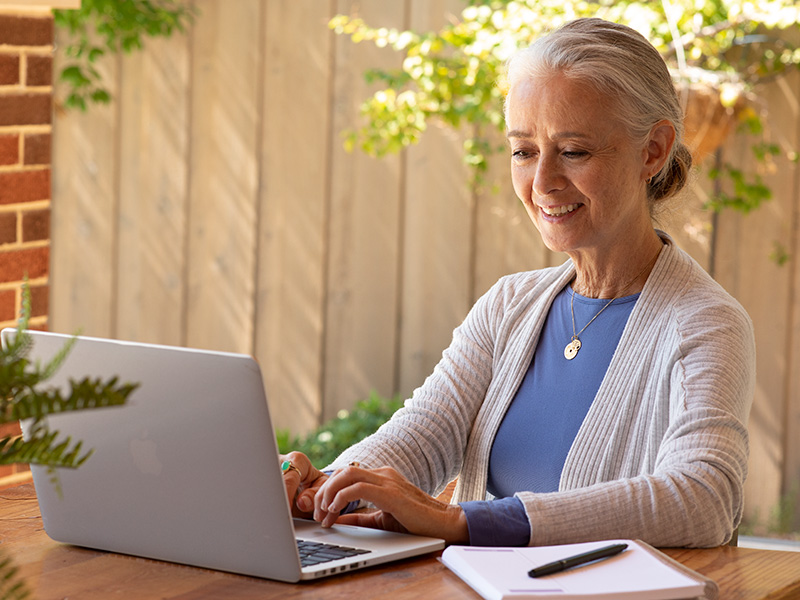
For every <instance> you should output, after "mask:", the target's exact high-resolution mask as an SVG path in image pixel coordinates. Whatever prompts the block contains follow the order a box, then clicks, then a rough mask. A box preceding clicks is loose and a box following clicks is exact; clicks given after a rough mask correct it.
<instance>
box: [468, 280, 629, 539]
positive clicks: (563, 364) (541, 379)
mask: <svg viewBox="0 0 800 600" xmlns="http://www.w3.org/2000/svg"><path fill="white" fill-rule="evenodd" d="M638 298H639V294H634V295H632V296H626V297H624V298H618V299H616V300H614V302H612V303H611V304H610V305H608V307H607V308H605V310H603V312H602V313H600V314H599V315H598V312H599V311H600V310H601V309H603V307H604V306H606V305H607V304H608V303H609V300H608V299H607V298H605V299H596V298H587V297H585V296H581V295H580V294H575V298H574V309H575V331H576V332H579V331H580V330H581V329H582V328H583V327H584V326H585V325H586V324H587V323H589V321H590V320H591V319H592V318H593V317H594V316H595V315H598V316H597V318H595V320H594V322H592V324H591V325H589V326H588V327H587V328H586V330H585V331H583V332H582V333H580V335H579V336H578V337H579V338H580V341H581V349H580V350H579V351H578V354H577V355H576V356H575V358H573V359H572V360H567V359H566V358H565V357H564V348H565V346H566V345H567V344H568V343H569V342H570V340H571V339H572V333H573V330H572V311H571V308H570V304H571V302H572V289H571V287H569V286H567V287H566V288H564V290H562V291H561V292H559V294H558V295H557V296H556V298H555V300H554V301H553V306H552V307H551V308H550V312H549V313H548V315H547V318H546V319H545V323H544V326H543V329H542V333H541V336H540V339H539V344H538V346H537V347H536V350H535V352H534V356H533V360H531V364H530V367H529V368H528V372H527V373H526V375H525V377H524V379H523V381H522V383H521V384H520V387H519V389H518V390H517V393H516V395H515V396H514V399H513V400H512V402H511V405H510V406H509V409H508V412H507V413H506V416H505V417H504V419H503V422H502V423H501V424H500V428H499V429H498V431H497V435H496V436H495V440H494V444H493V446H492V452H491V455H490V457H489V478H488V481H487V489H488V491H489V493H490V494H492V495H493V496H495V497H497V498H499V500H494V501H476V502H462V503H461V507H462V508H463V509H464V513H465V515H466V517H467V524H468V526H469V532H470V543H471V544H473V545H479V546H525V545H527V544H528V540H529V539H530V525H529V523H528V519H527V516H526V514H525V510H524V508H523V506H522V502H521V501H520V500H519V499H517V498H515V497H514V494H515V493H516V492H521V491H531V492H554V491H557V490H558V484H559V480H560V478H561V470H562V469H563V467H564V462H565V460H566V458H567V453H568V452H569V449H570V447H571V446H572V442H573V441H574V440H575V436H576V435H577V433H578V430H579V429H580V426H581V424H582V423H583V420H584V418H585V417H586V413H587V412H588V411H589V407H590V406H591V404H592V402H593V401H594V397H595V396H596V395H597V390H598V389H599V388H600V384H601V383H602V381H603V377H604V376H605V374H606V371H607V370H608V365H609V364H610V363H611V358H612V356H613V355H614V351H615V350H616V347H617V344H618V343H619V340H620V338H621V337H622V331H623V329H624V328H625V324H626V323H627V322H628V317H629V316H630V314H631V311H632V310H633V307H634V305H635V304H636V300H637V299H638ZM521 457H524V459H523V460H521ZM529 457H536V460H530V458H529Z"/></svg>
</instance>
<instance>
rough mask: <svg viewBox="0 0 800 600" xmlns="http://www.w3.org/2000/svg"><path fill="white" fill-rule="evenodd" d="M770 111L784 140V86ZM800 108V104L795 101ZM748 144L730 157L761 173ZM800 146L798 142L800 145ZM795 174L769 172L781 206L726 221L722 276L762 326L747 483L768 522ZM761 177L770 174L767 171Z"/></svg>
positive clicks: (779, 449) (727, 216)
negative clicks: (781, 252)
mask: <svg viewBox="0 0 800 600" xmlns="http://www.w3.org/2000/svg"><path fill="white" fill-rule="evenodd" d="M764 93H765V97H766V98H767V104H768V105H769V109H770V116H769V120H768V127H770V128H772V129H773V130H774V131H775V132H777V133H778V136H781V135H782V134H781V133H780V132H781V131H782V129H783V127H784V126H783V125H781V123H782V122H783V119H784V115H785V114H786V113H787V110H789V107H788V106H787V99H788V98H787V97H786V96H785V95H782V94H780V93H779V90H778V88H777V87H774V86H773V87H769V88H766V89H765V90H764ZM795 101H796V99H795ZM750 143H751V141H750V140H748V139H742V138H737V139H735V140H734V141H733V142H732V143H730V144H728V145H727V147H726V150H725V154H724V156H725V158H726V160H729V161H730V162H731V163H733V164H736V165H743V166H745V168H746V169H747V170H748V171H750V172H753V171H754V170H755V169H758V168H759V165H758V164H757V163H756V162H755V160H754V159H753V158H752V153H751V151H750V147H749V144H750ZM796 143H797V140H792V144H796ZM794 168H795V167H793V165H791V164H789V163H788V161H786V160H785V159H780V160H778V161H777V168H776V169H774V170H773V171H772V172H771V173H764V180H765V182H766V183H767V185H769V186H770V188H771V189H772V190H773V193H774V199H773V200H771V201H770V202H768V203H766V204H764V205H763V206H762V207H760V208H759V209H758V210H756V211H753V212H752V213H750V214H748V215H746V216H745V215H741V214H737V213H734V212H733V211H730V210H727V211H724V212H723V213H722V214H720V216H719V228H718V234H717V240H718V243H719V247H718V249H717V254H716V256H717V264H716V265H715V275H716V278H717V280H718V281H720V283H722V285H723V286H725V287H726V288H727V289H728V291H730V292H731V293H732V294H733V295H734V296H735V297H736V298H737V299H738V300H739V301H740V302H741V303H742V305H743V306H744V307H745V309H746V310H747V311H748V313H749V314H750V317H751V318H752V319H753V321H754V322H755V323H757V326H756V328H755V333H756V346H757V356H758V364H757V385H756V393H755V398H754V401H753V409H752V412H751V415H750V423H749V427H750V439H751V451H750V452H751V454H750V470H749V475H748V481H747V499H748V503H747V511H748V515H749V516H751V517H755V516H760V517H762V518H766V517H767V516H768V515H769V514H770V511H771V510H772V509H773V508H774V507H776V506H777V503H778V500H779V498H780V494H781V488H782V481H783V468H784V464H783V450H784V443H785V436H786V432H787V431H786V420H785V419H786V402H787V399H786V397H785V389H786V375H787V369H788V368H789V365H788V364H787V361H786V350H787V348H788V347H789V343H790V341H789V337H788V336H789V330H788V328H787V327H786V324H785V321H784V319H785V318H786V317H787V315H789V314H790V306H789V293H790V286H791V272H790V270H789V269H787V268H785V267H782V266H779V265H778V264H777V263H776V262H775V261H774V260H773V259H771V258H770V256H771V255H772V254H773V253H774V250H775V247H776V244H777V245H780V246H783V247H788V246H790V245H791V241H790V239H791V231H790V228H789V227H788V223H789V222H790V221H789V220H787V219H785V218H784V217H783V215H787V214H791V213H792V211H793V206H794V204H795V203H796V201H797V199H796V195H795V194H794V192H793V190H794V186H795V183H794V174H793V172H794ZM760 170H763V168H761V169H760Z"/></svg>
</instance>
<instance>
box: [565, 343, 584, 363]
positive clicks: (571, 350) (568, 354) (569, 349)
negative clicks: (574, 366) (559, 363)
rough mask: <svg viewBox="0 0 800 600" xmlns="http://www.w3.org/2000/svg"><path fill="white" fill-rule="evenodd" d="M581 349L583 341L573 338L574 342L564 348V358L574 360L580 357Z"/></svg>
mask: <svg viewBox="0 0 800 600" xmlns="http://www.w3.org/2000/svg"><path fill="white" fill-rule="evenodd" d="M580 349H581V341H580V340H579V339H578V338H572V341H571V342H570V343H569V344H567V346H566V347H565V348H564V358H566V359H567V360H572V359H573V358H575V357H576V356H577V355H578V350H580Z"/></svg>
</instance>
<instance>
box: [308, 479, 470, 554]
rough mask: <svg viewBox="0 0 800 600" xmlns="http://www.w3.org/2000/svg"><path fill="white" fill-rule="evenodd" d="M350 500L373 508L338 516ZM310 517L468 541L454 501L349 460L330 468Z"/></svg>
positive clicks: (328, 523) (326, 523)
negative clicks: (337, 467)
mask: <svg viewBox="0 0 800 600" xmlns="http://www.w3.org/2000/svg"><path fill="white" fill-rule="evenodd" d="M355 500H364V501H366V502H370V503H372V504H373V505H375V507H377V509H378V510H377V511H373V512H367V513H352V514H349V515H343V516H339V513H340V512H341V511H342V510H343V509H344V508H345V507H346V506H347V505H348V504H349V503H350V502H352V501H355ZM314 519H315V520H316V521H319V522H320V523H321V524H322V526H323V527H330V526H331V525H333V524H334V523H335V522H339V523H344V524H348V525H361V526H364V527H372V528H377V529H388V530H390V531H400V532H404V533H413V534H416V535H426V536H430V537H438V538H443V539H444V540H445V541H446V542H448V543H451V544H468V543H469V530H468V528H467V519H466V516H465V515H464V511H463V510H462V509H461V507H460V506H457V505H453V504H447V503H445V502H441V501H439V500H436V499H435V498H433V497H431V496H429V495H428V494H426V493H425V492H423V491H422V490H420V489H419V488H417V487H416V486H414V485H413V484H411V483H410V482H409V481H408V480H407V479H406V478H405V477H403V476H402V475H401V474H400V473H398V472H397V471H396V470H394V469H392V468H391V467H380V468H377V469H363V468H361V467H357V466H349V467H345V468H344V469H339V470H338V471H336V472H334V473H333V474H332V475H331V477H330V478H329V479H328V480H327V481H326V482H325V483H324V484H323V485H322V486H321V487H320V489H319V491H318V492H317V495H316V497H315V498H314Z"/></svg>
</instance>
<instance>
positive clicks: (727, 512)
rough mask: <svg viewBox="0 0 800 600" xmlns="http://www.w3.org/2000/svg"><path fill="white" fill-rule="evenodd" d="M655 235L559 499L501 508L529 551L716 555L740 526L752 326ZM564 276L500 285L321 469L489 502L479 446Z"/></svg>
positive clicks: (557, 271)
mask: <svg viewBox="0 0 800 600" xmlns="http://www.w3.org/2000/svg"><path fill="white" fill-rule="evenodd" d="M660 235H661V236H662V239H663V241H664V247H663V248H662V250H661V253H660V255H659V258H658V260H657V261H656V264H655V266H654V268H653V271H652V272H651V274H650V276H649V277H648V279H647V282H646V284H645V286H644V289H643V290H642V293H641V295H640V297H639V300H638V302H637V304H636V306H635V307H634V309H633V312H632V313H631V315H630V318H629V320H628V323H627V325H626V327H625V330H624V331H623V334H622V338H621V339H620V342H619V345H618V347H617V349H616V351H615V353H614V356H613V358H612V360H611V364H610V365H609V367H608V370H607V372H606V374H605V377H604V379H603V381H602V383H601V385H600V388H599V390H598V392H597V395H596V396H595V399H594V402H593V403H592V406H591V407H590V409H589V412H588V414H587V416H586V418H585V420H584V421H583V423H582V425H581V427H580V429H579V431H578V434H577V436H576V438H575V440H574V442H573V444H572V447H571V449H570V451H569V454H568V455H567V458H566V462H565V464H564V468H563V471H562V474H561V480H560V484H559V490H558V491H557V492H552V493H533V492H519V493H517V494H516V496H517V497H518V498H519V499H520V500H521V501H522V503H523V505H524V507H525V511H526V513H527V516H528V519H529V522H530V527H531V536H530V544H531V545H549V544H561V543H571V542H579V541H589V540H597V539H611V538H633V539H642V540H645V541H646V542H648V543H650V544H652V545H655V546H660V547H675V546H677V547H681V546H686V547H712V546H717V545H720V544H723V543H725V542H727V541H728V540H729V539H730V538H731V536H732V533H733V530H734V529H735V528H736V527H737V526H738V523H739V521H740V520H741V516H742V504H743V485H744V480H745V477H746V473H747V458H748V434H747V426H746V424H747V419H748V414H749V411H750V405H751V402H752V397H753V391H754V381H755V342H754V335H753V327H752V323H751V321H750V318H749V317H748V315H747V313H746V312H745V311H744V309H743V308H742V307H741V306H740V305H739V304H738V303H737V302H736V300H734V299H733V298H732V297H731V296H730V295H729V294H727V293H726V292H725V291H724V290H723V289H722V287H721V286H720V285H719V284H717V283H716V282H715V281H714V280H713V279H711V277H710V276H709V275H708V274H706V273H705V271H703V269H702V268H701V267H700V266H699V265H698V264H697V263H696V262H695V261H694V260H693V259H692V258H691V257H689V256H688V255H687V254H686V253H685V252H683V251H682V250H680V249H679V248H678V247H677V246H676V245H674V243H673V242H672V240H671V239H670V238H669V237H668V236H666V235H664V234H660ZM574 274H575V267H574V265H573V263H572V261H570V260H568V261H567V262H566V263H564V264H563V265H561V266H560V267H553V268H549V269H543V270H538V271H531V272H525V273H518V274H515V275H509V276H506V277H504V278H502V279H500V280H499V281H498V282H497V283H496V284H495V285H494V286H493V287H492V288H491V289H490V290H489V291H488V292H487V293H486V294H485V295H484V296H483V297H481V298H480V299H479V300H478V302H477V303H476V304H475V305H474V307H473V308H472V310H471V311H470V313H469V315H468V316H467V318H466V319H465V321H464V322H463V323H462V324H461V325H460V326H459V327H458V328H457V329H456V330H455V332H454V334H453V340H452V342H451V344H450V346H449V348H448V349H447V350H445V352H444V354H443V356H442V359H441V361H440V362H439V364H438V365H437V366H436V368H435V369H434V371H433V373H432V374H431V375H430V376H429V377H428V378H427V379H426V380H425V382H424V384H423V385H422V386H421V387H420V388H418V389H417V390H415V392H414V394H413V396H412V397H411V398H410V399H409V400H407V401H406V403H405V406H404V408H402V409H400V410H399V411H398V412H397V413H396V414H395V415H394V416H393V417H392V419H390V420H389V422H387V423H386V424H385V425H384V426H382V427H381V428H380V429H379V430H378V431H377V432H376V433H375V434H373V435H372V436H370V437H368V438H367V439H365V440H364V441H362V442H360V443H359V444H356V445H355V446H353V447H351V448H350V449H348V450H347V451H345V452H344V453H343V454H342V456H340V457H339V458H338V459H337V460H336V462H335V463H334V465H333V466H334V467H336V466H341V465H345V464H347V463H348V462H350V461H359V462H360V463H362V465H364V466H367V467H370V466H371V467H377V466H381V465H389V466H392V467H394V468H395V469H397V470H398V471H399V472H400V473H401V474H403V475H404V476H405V477H407V478H408V479H409V480H410V481H411V482H412V483H414V484H415V485H417V486H419V487H420V488H421V489H423V490H425V491H426V492H428V493H430V494H436V493H438V492H439V491H441V490H442V489H443V487H444V486H445V485H446V484H447V483H448V482H449V481H451V480H452V479H453V478H455V477H456V476H457V477H458V484H457V486H456V490H455V493H454V496H453V500H452V501H453V502H461V501H466V500H484V499H491V497H490V496H489V495H487V491H486V482H487V475H488V473H487V471H488V465H489V455H490V452H491V448H492V443H493V440H494V437H495V434H496V433H497V430H498V427H499V426H500V422H501V421H502V419H503V417H504V415H505V414H506V411H507V409H508V407H509V405H510V403H511V401H512V399H513V398H514V395H515V393H516V391H517V389H518V387H519V385H520V383H521V382H522V379H523V377H524V375H525V372H526V370H527V368H528V366H529V364H530V361H531V359H532V356H533V352H534V350H535V348H536V345H537V342H538V339H539V334H540V332H541V330H542V326H543V324H544V321H545V317H546V316H547V313H548V311H549V309H550V306H551V304H552V302H553V299H554V297H555V296H556V294H557V293H558V292H559V291H560V290H562V289H563V288H564V287H565V286H566V285H567V284H568V283H569V281H570V280H571V279H572V278H573V277H574ZM564 401H565V402H568V401H569V398H565V399H564ZM523 460H536V457H535V456H521V457H520V461H523Z"/></svg>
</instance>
